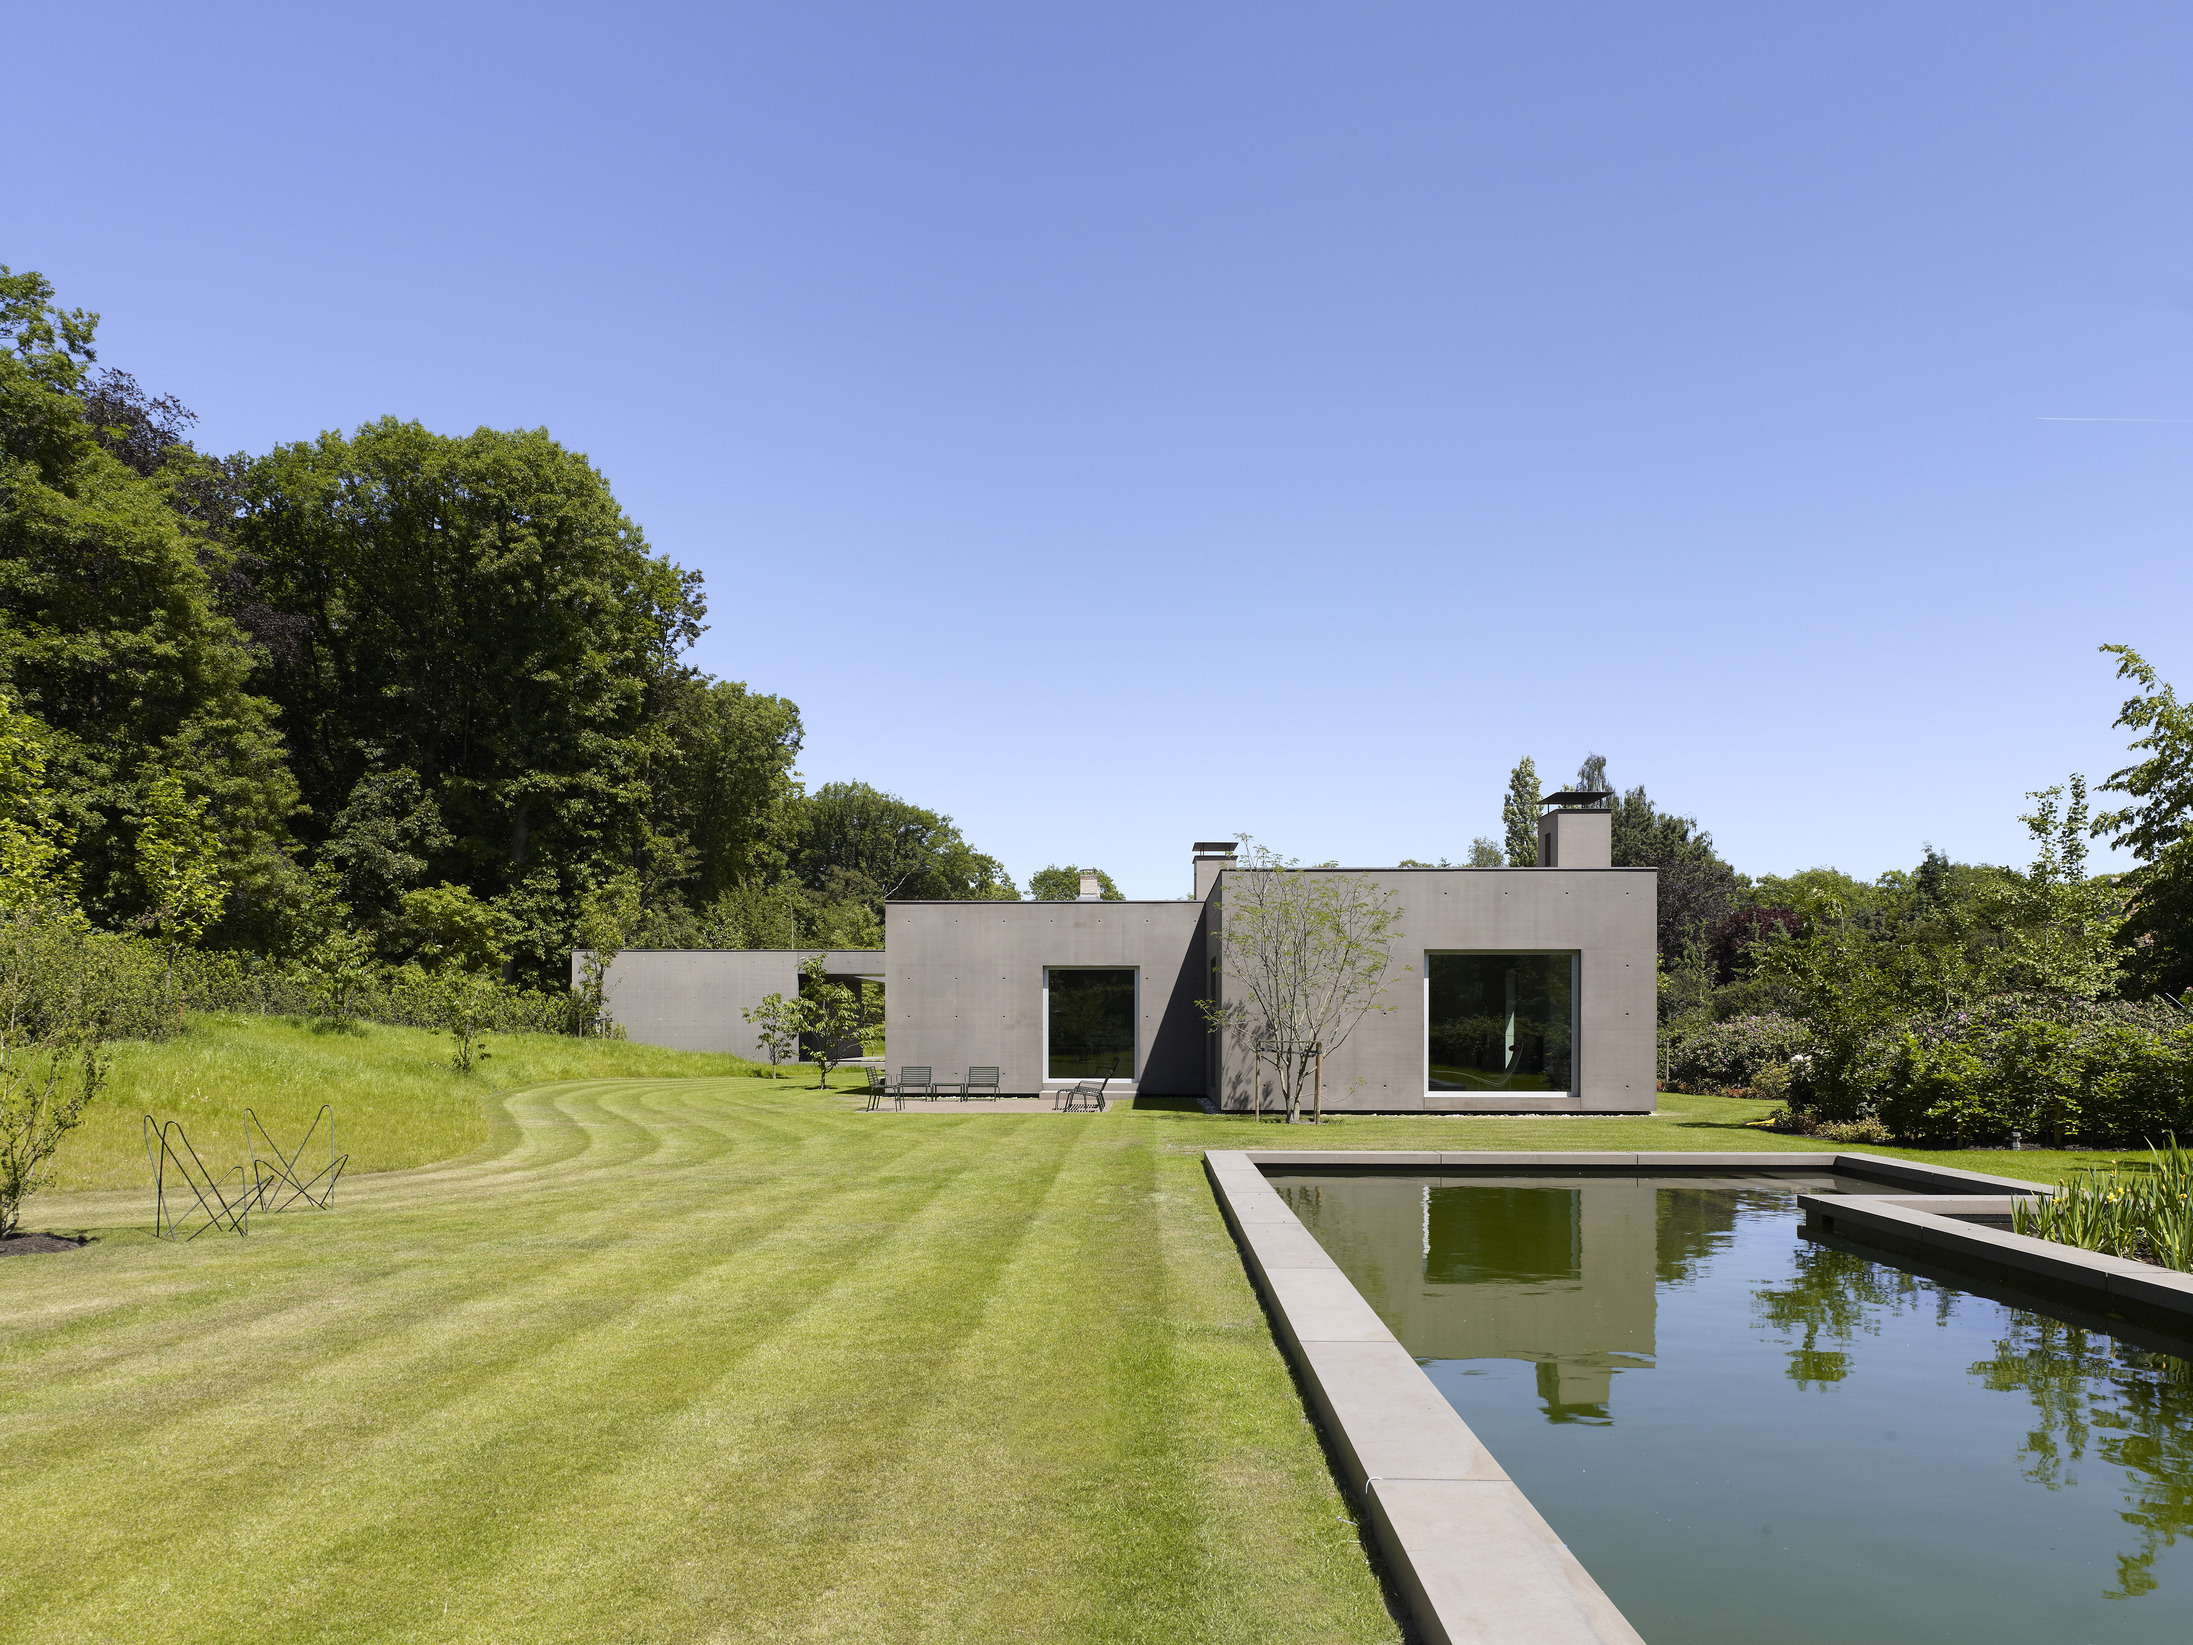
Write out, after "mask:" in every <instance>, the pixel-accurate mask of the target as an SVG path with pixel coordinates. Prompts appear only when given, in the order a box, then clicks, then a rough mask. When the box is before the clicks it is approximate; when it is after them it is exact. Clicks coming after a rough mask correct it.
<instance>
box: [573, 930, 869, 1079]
mask: <svg viewBox="0 0 2193 1645" xmlns="http://www.w3.org/2000/svg"><path fill="white" fill-rule="evenodd" d="M818 952H821V951H820V950H817V949H811V948H803V949H793V948H744V949H699V948H693V949H683V948H635V949H627V950H626V951H625V952H624V953H621V954H619V955H618V956H617V957H616V959H615V960H614V961H612V962H611V964H610V967H609V976H608V977H607V979H606V980H605V982H604V986H603V992H604V993H605V994H606V996H607V999H608V1007H609V1017H610V1020H611V1021H612V1022H615V1023H617V1024H618V1025H619V1026H621V1027H622V1028H623V1029H624V1031H625V1034H626V1036H627V1037H628V1038H630V1039H635V1040H638V1041H639V1042H640V1043H641V1044H642V1045H667V1046H669V1047H670V1048H672V1049H673V1050H677V1051H730V1052H733V1053H735V1054H737V1055H739V1056H742V1057H752V1058H753V1059H754V1060H755V1061H757V1062H767V1061H768V1060H769V1057H768V1053H767V1052H765V1051H763V1050H762V1048H761V1046H760V1045H759V1044H758V1043H757V1042H756V1041H755V1039H754V1029H753V1025H752V1024H751V1023H749V1022H747V1021H746V1019H745V1018H744V1017H742V1016H741V1015H740V1012H742V1011H744V1010H746V1009H747V1008H748V1007H750V1006H756V1005H759V1004H761V1002H762V1000H763V999H764V998H765V997H767V996H768V995H770V994H782V995H784V996H785V998H787V999H790V998H791V997H792V996H794V995H795V994H797V993H798V992H799V986H800V963H801V962H802V961H803V960H809V959H813V958H814V957H815V955H816V954H817V953H818ZM822 960H823V966H824V968H825V969H826V970H827V971H828V972H829V973H830V976H831V979H832V980H833V981H839V982H850V981H852V980H853V979H854V978H856V977H859V976H863V975H865V976H880V975H881V974H882V973H883V970H884V957H883V954H882V953H881V952H880V951H879V952H864V951H860V950H842V951H840V950H832V951H830V952H827V953H823V954H822ZM578 969H579V956H577V955H573V956H572V961H571V972H572V981H573V982H574V983H576V982H577V980H578Z"/></svg>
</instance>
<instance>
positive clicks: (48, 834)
mask: <svg viewBox="0 0 2193 1645" xmlns="http://www.w3.org/2000/svg"><path fill="white" fill-rule="evenodd" d="M66 871H67V857H66V854H65V852H64V850H63V847H62V835H61V823H60V818H59V817H58V816H57V815H56V807H55V804H54V796H53V791H52V789H50V788H49V787H48V786H47V785H46V742H45V737H44V735H43V734H42V729H41V727H40V726H39V725H38V723H37V721H35V720H33V719H32V718H31V717H30V716H29V715H27V714H20V713H17V712H16V708H15V703H14V700H13V699H12V698H11V697H10V696H9V695H8V694H7V692H5V691H0V911H5V910H9V909H16V908H24V907H27V906H29V905H31V904H33V903H44V902H51V901H56V900H65V898H66V887H65V884H64V875H65V873H66Z"/></svg>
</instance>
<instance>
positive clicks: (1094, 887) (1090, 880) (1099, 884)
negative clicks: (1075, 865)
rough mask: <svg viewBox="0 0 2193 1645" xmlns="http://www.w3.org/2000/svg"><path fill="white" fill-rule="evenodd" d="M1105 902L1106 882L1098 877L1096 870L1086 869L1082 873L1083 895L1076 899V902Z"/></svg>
mask: <svg viewBox="0 0 2193 1645" xmlns="http://www.w3.org/2000/svg"><path fill="white" fill-rule="evenodd" d="M1103 900H1104V882H1103V881H1102V880H1100V879H1098V878H1097V877H1096V870H1095V869H1093V868H1084V869H1083V870H1082V871H1081V895H1080V896H1078V897H1076V898H1075V899H1074V901H1076V902H1102V901H1103Z"/></svg>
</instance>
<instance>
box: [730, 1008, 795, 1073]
mask: <svg viewBox="0 0 2193 1645" xmlns="http://www.w3.org/2000/svg"><path fill="white" fill-rule="evenodd" d="M803 1003H804V1002H802V1001H800V1000H798V999H789V1000H788V999H786V998H785V997H784V996H783V995H782V994H765V995H763V996H762V1002H761V1004H759V1005H755V1006H749V1007H748V1008H747V1009H746V1010H744V1011H741V1012H740V1013H739V1015H740V1016H742V1017H744V1018H745V1019H746V1020H747V1021H748V1022H750V1023H752V1024H753V1025H754V1038H755V1039H757V1040H759V1041H760V1042H761V1048H762V1049H763V1050H764V1051H766V1052H768V1053H769V1077H770V1078H771V1079H776V1078H777V1077H778V1074H777V1064H778V1063H780V1062H782V1061H783V1060H784V1059H785V1058H787V1057H789V1058H791V1059H792V1060H793V1061H794V1062H797V1061H798V1060H799V1054H800V1024H801V1023H802V1021H804V1020H805V1019H804V1016H803V1013H802V1012H801V1009H800V1007H801V1005H802V1004H803Z"/></svg>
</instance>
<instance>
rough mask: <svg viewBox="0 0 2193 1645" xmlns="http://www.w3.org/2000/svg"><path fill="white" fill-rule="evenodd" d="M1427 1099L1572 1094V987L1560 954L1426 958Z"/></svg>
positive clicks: (1567, 959)
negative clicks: (1436, 1094)
mask: <svg viewBox="0 0 2193 1645" xmlns="http://www.w3.org/2000/svg"><path fill="white" fill-rule="evenodd" d="M1424 973H1425V977H1426V981H1427V987H1426V990H1425V993H1426V996H1427V998H1426V1007H1427V1022H1428V1027H1429V1033H1428V1038H1429V1040H1430V1050H1431V1089H1432V1090H1434V1091H1477V1092H1488V1093H1491V1092H1526V1091H1570V1090H1574V1089H1575V1086H1574V1083H1573V1080H1574V1075H1575V1060H1576V1053H1575V1045H1574V1029H1573V1026H1572V1025H1573V1023H1574V1021H1575V1016H1576V987H1575V984H1574V982H1573V981H1572V980H1571V976H1572V956H1570V955H1567V954H1428V955H1426V956H1425V965H1424Z"/></svg>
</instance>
